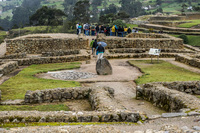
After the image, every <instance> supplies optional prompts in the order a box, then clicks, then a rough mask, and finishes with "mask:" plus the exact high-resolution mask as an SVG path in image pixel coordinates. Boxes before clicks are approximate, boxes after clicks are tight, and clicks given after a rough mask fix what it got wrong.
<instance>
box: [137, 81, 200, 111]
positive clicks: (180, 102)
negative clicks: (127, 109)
mask: <svg viewBox="0 0 200 133" xmlns="http://www.w3.org/2000/svg"><path fill="white" fill-rule="evenodd" d="M136 97H137V98H143V99H145V100H147V101H150V102H152V103H153V104H154V105H155V106H157V107H159V108H162V109H164V110H166V111H170V112H174V111H175V112H177V111H180V110H181V109H183V108H189V109H190V110H192V109H195V110H196V109H199V108H198V107H199V106H200V100H199V99H198V98H196V97H195V96H192V95H189V94H186V93H183V92H179V91H177V90H172V89H168V88H167V87H165V86H163V85H162V83H149V84H144V85H142V86H138V87H137V88H136Z"/></svg>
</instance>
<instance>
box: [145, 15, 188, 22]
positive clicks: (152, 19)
mask: <svg viewBox="0 0 200 133" xmlns="http://www.w3.org/2000/svg"><path fill="white" fill-rule="evenodd" d="M185 19H186V17H185V16H153V17H150V19H149V20H150V21H154V20H157V21H158V20H162V21H164V20H170V21H174V20H185Z"/></svg>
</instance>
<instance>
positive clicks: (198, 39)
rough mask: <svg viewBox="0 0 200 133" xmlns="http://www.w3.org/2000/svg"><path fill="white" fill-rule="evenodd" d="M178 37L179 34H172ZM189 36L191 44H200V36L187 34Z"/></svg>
mask: <svg viewBox="0 0 200 133" xmlns="http://www.w3.org/2000/svg"><path fill="white" fill-rule="evenodd" d="M172 36H174V37H178V36H179V35H172ZM186 36H187V37H188V41H189V43H188V44H189V45H191V46H200V36H193V35H186Z"/></svg>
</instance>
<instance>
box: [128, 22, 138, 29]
mask: <svg viewBox="0 0 200 133" xmlns="http://www.w3.org/2000/svg"><path fill="white" fill-rule="evenodd" d="M126 26H127V27H130V28H131V29H133V27H138V25H136V24H128V23H126Z"/></svg>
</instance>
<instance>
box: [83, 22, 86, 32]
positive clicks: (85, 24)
mask: <svg viewBox="0 0 200 133" xmlns="http://www.w3.org/2000/svg"><path fill="white" fill-rule="evenodd" d="M85 25H86V24H83V33H84V34H85Z"/></svg>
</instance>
